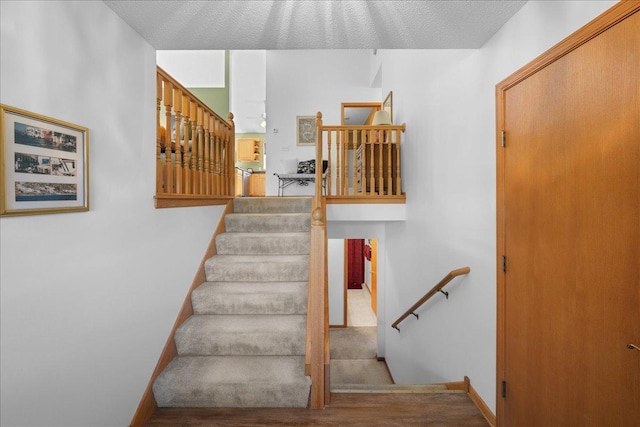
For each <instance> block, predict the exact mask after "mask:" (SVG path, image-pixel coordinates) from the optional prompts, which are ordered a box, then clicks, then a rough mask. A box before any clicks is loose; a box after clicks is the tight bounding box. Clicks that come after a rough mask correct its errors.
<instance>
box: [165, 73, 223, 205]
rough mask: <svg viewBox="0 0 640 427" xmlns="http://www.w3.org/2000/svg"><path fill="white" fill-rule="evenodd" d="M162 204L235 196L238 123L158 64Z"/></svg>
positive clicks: (216, 200)
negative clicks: (219, 111) (218, 111)
mask: <svg viewBox="0 0 640 427" xmlns="http://www.w3.org/2000/svg"><path fill="white" fill-rule="evenodd" d="M156 77H157V80H156V98H157V99H156V102H157V114H156V125H157V137H156V195H155V203H156V207H157V208H162V207H177V206H202V205H213V204H226V203H227V201H228V200H229V199H230V198H233V197H234V184H235V180H234V177H235V168H234V152H235V150H234V145H235V125H234V123H233V114H231V113H229V116H228V120H224V119H223V118H222V117H220V116H219V115H218V114H216V113H215V112H214V111H213V110H212V109H211V108H209V107H208V106H207V105H206V104H205V103H204V102H202V101H201V100H200V99H198V98H197V97H196V96H195V95H194V94H192V93H191V92H189V91H188V90H187V89H186V88H185V87H184V86H182V85H181V84H180V83H178V81H176V80H175V79H174V78H173V77H171V76H170V75H169V74H168V73H167V72H166V71H164V70H163V69H162V68H160V67H157V70H156Z"/></svg>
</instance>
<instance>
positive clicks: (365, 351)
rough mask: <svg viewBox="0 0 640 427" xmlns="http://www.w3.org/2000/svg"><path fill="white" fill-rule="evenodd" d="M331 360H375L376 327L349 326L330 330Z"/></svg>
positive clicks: (376, 346)
mask: <svg viewBox="0 0 640 427" xmlns="http://www.w3.org/2000/svg"><path fill="white" fill-rule="evenodd" d="M329 334H330V335H329V336H330V339H331V349H330V351H331V353H330V354H331V360H334V359H377V358H378V328H377V327H376V326H349V327H348V328H332V329H330V330H329Z"/></svg>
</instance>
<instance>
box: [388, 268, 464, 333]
mask: <svg viewBox="0 0 640 427" xmlns="http://www.w3.org/2000/svg"><path fill="white" fill-rule="evenodd" d="M470 271H471V269H470V268H469V267H462V268H458V269H455V270H451V271H450V272H449V273H448V274H447V275H446V276H444V277H443V278H442V280H440V282H438V284H437V285H435V286H434V287H433V288H431V290H430V291H429V292H427V293H426V294H425V296H423V297H422V298H420V300H419V301H418V302H417V303H415V304H413V305H412V306H411V308H410V309H409V310H407V311H405V312H404V314H403V315H402V316H400V317H399V318H398V320H396V321H395V322H393V324H392V325H391V327H392V328H394V329H397V330H398V332H400V328H398V324H400V322H402V321H403V320H404V319H406V318H407V317H408V316H409V315H410V314H413V315H414V316H416V318H418V315H417V314H416V313H415V310H416V309H417V308H418V307H420V306H421V305H422V304H424V303H425V302H427V300H428V299H429V298H431V297H432V296H434V295H435V294H437V293H438V292H442V293H443V294H444V295H445V296H446V297H447V299H449V293H448V292H445V291H443V290H442V288H444V287H445V286H446V284H447V283H449V282H450V281H452V280H453V279H454V278H455V277H457V276H462V275H463V274H467V273H469V272H470Z"/></svg>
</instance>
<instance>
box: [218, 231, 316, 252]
mask: <svg viewBox="0 0 640 427" xmlns="http://www.w3.org/2000/svg"><path fill="white" fill-rule="evenodd" d="M216 251H217V253H218V254H220V255H236V254H242V255H305V254H306V255H308V254H309V233H308V232H301V233H237V232H236V233H222V234H219V235H218V236H217V237H216Z"/></svg>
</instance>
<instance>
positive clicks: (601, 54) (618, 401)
mask: <svg viewBox="0 0 640 427" xmlns="http://www.w3.org/2000/svg"><path fill="white" fill-rule="evenodd" d="M623 3H624V2H623ZM617 7H618V11H621V12H620V14H621V15H622V16H628V17H627V18H626V19H624V20H622V21H621V22H619V23H617V24H616V25H614V26H612V27H611V28H608V29H607V27H608V26H609V25H611V23H612V22H613V23H616V21H617V20H618V19H619V18H612V16H611V14H609V15H607V14H605V15H607V17H606V19H608V20H609V24H606V25H605V24H602V23H600V24H598V25H600V27H598V28H600V30H596V29H595V28H596V27H597V25H595V24H594V23H592V24H589V26H587V27H585V29H583V30H581V31H579V32H578V33H576V34H577V35H574V37H573V38H574V39H575V40H577V41H576V44H577V46H578V47H577V48H575V50H571V49H572V48H567V46H569V45H570V44H571V43H567V44H565V46H564V47H562V46H561V47H562V49H564V53H562V55H558V52H559V51H560V48H558V49H559V50H558V52H555V53H554V52H552V53H551V54H549V55H548V56H547V57H546V58H543V59H544V60H545V61H546V65H544V66H540V63H541V62H540V61H538V62H537V63H536V61H534V63H532V64H534V66H532V67H533V68H536V67H537V69H535V70H534V69H533V68H532V69H531V70H522V71H521V72H520V74H518V73H516V75H515V76H512V77H511V78H509V79H507V80H506V81H505V82H503V83H501V84H500V85H499V86H498V102H499V104H498V107H499V108H498V124H499V126H502V127H503V129H504V130H505V131H506V132H505V135H506V146H505V147H504V148H502V147H501V146H500V145H501V144H499V147H498V230H499V231H498V251H499V252H498V256H499V257H500V258H501V257H502V256H503V255H504V256H505V257H506V262H505V264H506V272H503V271H502V269H501V268H500V270H499V274H498V277H499V279H498V378H497V379H498V396H497V403H498V405H497V409H498V410H497V417H498V424H499V425H507V426H525V425H526V426H568V425H571V426H605V425H606V426H631V425H638V423H639V422H640V351H635V350H631V349H628V348H627V345H628V344H629V343H635V344H636V345H640V13H638V12H637V10H638V4H637V3H636V5H635V6H629V5H622V6H620V5H618V6H617ZM615 8H616V7H614V9H615ZM634 12H635V13H634ZM603 19H604V18H603ZM594 22H596V21H594ZM603 29H606V31H604V32H601V31H602V30H603ZM589 31H590V32H591V34H598V33H599V34H598V35H597V36H591V37H589V38H587V37H586V36H585V34H587V33H588V32H589ZM578 36H579V37H578ZM570 39H571V38H570ZM585 41H586V42H585ZM583 42H585V43H584V44H582V43H583ZM559 46H560V45H559ZM553 55H556V56H558V57H557V58H552V56H553ZM544 56H545V55H543V57H544ZM523 73H527V74H528V75H526V76H523ZM501 104H502V105H501ZM503 381H504V389H503V383H502V382H503ZM503 391H504V393H505V396H503Z"/></svg>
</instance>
